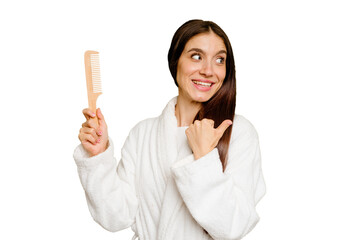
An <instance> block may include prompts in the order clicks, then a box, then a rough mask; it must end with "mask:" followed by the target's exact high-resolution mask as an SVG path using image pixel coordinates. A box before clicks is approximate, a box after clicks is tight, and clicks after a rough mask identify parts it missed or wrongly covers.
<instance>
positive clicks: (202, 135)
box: [186, 118, 233, 160]
mask: <svg viewBox="0 0 364 240" xmlns="http://www.w3.org/2000/svg"><path fill="white" fill-rule="evenodd" d="M232 123H233V122H232V121H231V120H228V119H227V120H224V121H223V122H222V123H221V124H220V126H218V127H217V128H214V121H213V120H211V119H207V118H204V119H202V120H201V121H199V120H195V122H194V123H192V124H191V125H190V126H189V128H187V129H186V136H187V140H188V144H189V145H190V147H191V149H192V152H193V155H194V157H195V160H197V159H199V158H201V157H203V156H205V155H206V154H207V153H209V152H210V151H212V149H214V148H215V147H216V145H217V143H218V142H219V140H220V138H221V137H222V135H223V134H224V132H225V131H226V129H227V128H228V127H229V126H230V125H231V124H232Z"/></svg>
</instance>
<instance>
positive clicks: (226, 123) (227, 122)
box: [216, 119, 233, 138]
mask: <svg viewBox="0 0 364 240" xmlns="http://www.w3.org/2000/svg"><path fill="white" fill-rule="evenodd" d="M231 124H233V122H232V121H231V120H229V119H226V120H224V121H223V122H222V123H221V124H220V126H218V127H217V128H216V131H217V132H218V134H219V136H220V138H221V137H222V135H223V134H224V132H225V131H226V129H227V128H228V127H230V125H231Z"/></svg>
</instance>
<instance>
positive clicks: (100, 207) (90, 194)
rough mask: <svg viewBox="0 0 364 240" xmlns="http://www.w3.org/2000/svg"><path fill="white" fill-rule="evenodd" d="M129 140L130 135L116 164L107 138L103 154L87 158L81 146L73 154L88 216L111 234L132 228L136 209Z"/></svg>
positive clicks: (132, 151) (132, 154) (131, 144)
mask: <svg viewBox="0 0 364 240" xmlns="http://www.w3.org/2000/svg"><path fill="white" fill-rule="evenodd" d="M132 137H133V136H132V135H131V134H130V135H129V136H128V138H127V139H126V141H125V143H124V146H123V148H122V150H121V160H120V162H119V164H117V162H116V159H115V158H114V154H113V153H114V146H113V142H112V140H111V139H110V138H109V146H108V148H107V149H106V151H104V152H103V153H100V154H98V155H96V156H93V157H89V156H88V154H87V152H86V151H85V149H84V148H83V146H82V145H81V144H80V145H79V146H77V147H76V149H75V151H74V154H73V157H74V159H75V162H76V164H77V168H78V174H79V177H80V180H81V184H82V186H83V189H84V190H85V194H86V199H87V204H88V207H89V210H90V213H91V215H92V217H93V218H94V220H95V221H96V222H97V223H99V224H100V225H101V226H102V227H103V228H105V229H106V230H108V231H112V232H115V231H119V230H122V229H124V228H127V227H129V226H131V225H132V224H133V223H134V222H135V216H136V211H137V208H138V199H137V197H136V192H135V187H134V175H135V174H134V173H135V168H134V162H133V159H135V151H134V147H133V140H132Z"/></svg>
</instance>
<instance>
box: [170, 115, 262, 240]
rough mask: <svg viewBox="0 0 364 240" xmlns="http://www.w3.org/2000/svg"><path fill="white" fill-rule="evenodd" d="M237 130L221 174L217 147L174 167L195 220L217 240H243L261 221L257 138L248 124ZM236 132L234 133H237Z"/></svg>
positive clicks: (242, 123)
mask: <svg viewBox="0 0 364 240" xmlns="http://www.w3.org/2000/svg"><path fill="white" fill-rule="evenodd" d="M234 125H235V127H236V128H237V129H236V131H238V132H236V133H235V134H234V135H233V136H234V137H233V136H232V141H231V143H230V148H229V157H228V164H227V168H226V170H225V172H222V165H221V162H220V158H219V154H218V151H217V148H214V149H213V150H212V151H210V152H209V153H208V154H206V155H204V156H203V157H201V158H199V159H198V160H194V157H193V155H190V156H188V157H187V158H185V159H182V160H180V161H179V162H176V163H175V164H174V165H173V166H172V172H173V176H174V178H175V181H176V184H177V187H178V189H179V192H180V194H181V196H182V198H183V200H184V202H185V204H186V206H187V207H188V209H189V210H190V212H191V214H192V216H193V217H194V219H195V220H196V221H197V222H198V223H199V224H200V225H201V227H203V228H204V229H205V230H206V231H207V232H208V233H209V234H210V235H211V236H212V237H213V238H214V239H241V238H242V237H243V236H245V235H246V234H247V233H248V232H249V231H251V230H252V229H253V227H254V226H255V225H256V223H257V222H258V221H259V216H258V215H257V213H256V210H255V206H256V204H257V203H258V201H259V200H260V199H261V198H262V196H263V195H264V193H265V184H264V179H263V176H262V172H261V160H260V149H259V141H258V135H257V133H256V131H255V129H254V127H253V126H252V125H251V124H250V123H249V122H248V121H247V120H245V119H244V120H243V119H240V120H239V121H237V119H235V121H234ZM234 130H235V129H233V133H234Z"/></svg>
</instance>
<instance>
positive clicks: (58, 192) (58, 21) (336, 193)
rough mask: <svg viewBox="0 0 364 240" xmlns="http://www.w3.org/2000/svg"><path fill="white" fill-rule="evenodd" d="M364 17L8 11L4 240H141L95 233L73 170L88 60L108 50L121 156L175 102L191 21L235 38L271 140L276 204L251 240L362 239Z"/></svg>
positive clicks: (199, 10) (109, 108) (248, 107)
mask: <svg viewBox="0 0 364 240" xmlns="http://www.w3.org/2000/svg"><path fill="white" fill-rule="evenodd" d="M239 2H241V3H239ZM363 12H364V8H363V4H362V1H353V0H345V1H344V0H342V1H335V0H330V1H329V0H327V1H324V0H306V1H289V0H286V1H283V0H279V1H259V0H255V1H221V0H220V1H213V0H209V1H196V0H194V1H190V0H189V1H187V0H183V1H156V0H154V1H127V2H123V1H105V0H104V1H90V0H88V1H65V0H64V1H39V0H33V1H16V0H14V1H2V2H1V3H0V36H1V37H0V71H1V72H0V73H1V75H0V79H1V94H0V104H1V118H0V123H1V125H0V126H1V128H0V129H1V135H0V136H1V137H0V141H1V145H0V146H1V167H0V191H1V198H0V201H1V204H0V229H1V230H0V239H25V238H26V239H29V238H32V239H33V238H34V239H89V240H91V239H103V240H106V239H131V237H132V235H133V234H132V231H131V230H130V229H128V230H124V231H121V232H118V233H109V232H107V231H106V230H104V229H103V228H101V227H100V226H99V225H97V223H95V222H94V221H93V220H92V217H91V215H90V214H89V212H88V209H87V205H86V199H85V197H84V193H83V190H82V187H81V184H80V182H79V179H78V175H77V170H76V165H75V163H74V160H73V157H72V154H73V150H74V148H75V147H76V146H77V144H78V143H79V140H78V138H77V135H78V131H79V128H80V127H81V124H82V122H83V121H84V117H83V115H82V109H83V108H85V107H87V93H86V81H85V73H84V63H83V53H84V51H85V50H88V49H92V50H98V51H100V57H101V62H100V64H101V75H102V85H103V95H101V96H100V98H99V100H98V106H99V107H101V109H102V110H103V113H104V115H105V117H106V120H107V123H108V126H109V133H110V136H111V137H112V138H113V140H114V143H115V147H116V149H120V148H121V147H122V144H123V143H124V140H125V138H126V136H127V134H128V132H129V130H130V129H131V128H132V127H133V126H134V125H135V124H136V123H137V122H138V121H140V120H143V119H145V118H148V117H153V116H157V115H159V114H160V113H161V111H162V109H163V108H164V106H165V104H166V103H167V102H168V100H169V99H171V98H172V97H173V96H175V95H176V94H177V89H176V87H175V85H174V83H173V80H172V78H171V76H170V73H169V70H168V65H167V51H168V48H169V45H170V41H171V39H172V36H173V34H174V32H175V30H176V29H177V28H178V27H179V26H180V25H181V24H182V23H184V22H185V21H187V20H189V19H192V18H200V19H204V20H213V21H215V22H216V23H217V24H219V25H220V26H221V27H222V28H223V29H224V30H225V32H226V33H227V34H228V36H229V38H230V40H231V43H232V46H233V49H234V54H235V59H236V69H237V79H238V80H237V84H238V89H237V92H238V96H237V109H236V112H237V113H239V114H241V115H244V116H245V117H246V118H248V119H249V120H250V121H251V122H252V123H253V124H254V125H255V127H256V129H257V131H258V133H259V137H260V142H261V151H262V160H263V170H264V176H265V180H266V183H267V194H266V196H265V197H264V198H263V199H262V201H261V202H260V203H259V205H258V207H257V209H258V212H259V214H260V217H261V221H260V222H259V224H258V225H257V226H256V228H255V229H254V230H253V231H252V232H251V233H250V234H248V236H247V237H246V238H245V239H247V240H248V239H250V240H253V239H254V240H268V239H280V240H292V239H294V240H301V239H302V240H307V239H350V240H356V239H357V240H359V239H360V240H362V239H364V232H363V230H362V229H363V227H364V206H363V205H364V186H363V184H364V174H363V171H364V163H363V161H364V151H363V149H364V127H363V123H364V111H363V110H364V109H363V103H364V94H363V85H362V83H363V81H364V71H363V69H364V68H363V66H364V47H363V46H364V14H363ZM115 156H116V157H117V158H118V159H119V157H120V151H119V150H118V151H116V152H115ZM222 204H223V203H222ZM5 235H6V237H5Z"/></svg>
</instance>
